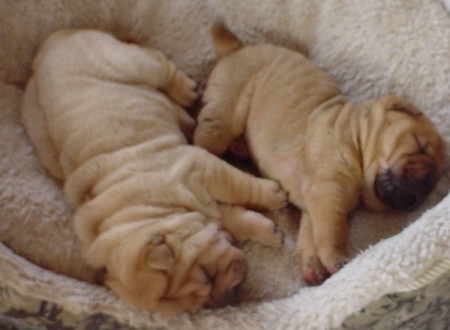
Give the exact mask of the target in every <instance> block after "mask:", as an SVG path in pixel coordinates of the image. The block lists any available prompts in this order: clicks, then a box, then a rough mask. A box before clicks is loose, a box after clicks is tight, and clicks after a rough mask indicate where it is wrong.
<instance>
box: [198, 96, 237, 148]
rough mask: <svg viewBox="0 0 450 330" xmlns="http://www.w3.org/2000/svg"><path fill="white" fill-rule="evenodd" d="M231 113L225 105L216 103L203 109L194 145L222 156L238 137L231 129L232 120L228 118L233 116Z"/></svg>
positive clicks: (199, 117)
mask: <svg viewBox="0 0 450 330" xmlns="http://www.w3.org/2000/svg"><path fill="white" fill-rule="evenodd" d="M230 112H231V111H228V109H227V107H226V106H225V105H220V104H215V103H214V102H211V103H209V104H207V105H206V106H205V107H203V109H202V110H201V112H200V114H199V116H198V118H197V127H196V129H195V132H194V144H195V145H197V146H199V147H201V148H204V149H206V150H208V151H209V152H210V153H212V154H214V155H216V156H222V155H223V154H224V153H225V152H226V151H227V149H228V147H229V146H230V144H231V142H232V141H233V140H234V138H235V137H236V136H235V134H234V133H233V131H232V129H231V122H230V118H227V116H228V117H229V116H231V113H230ZM242 130H243V128H242ZM240 133H241V132H239V134H240ZM239 134H237V136H239Z"/></svg>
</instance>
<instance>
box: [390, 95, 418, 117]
mask: <svg viewBox="0 0 450 330" xmlns="http://www.w3.org/2000/svg"><path fill="white" fill-rule="evenodd" d="M385 108H386V110H392V111H400V112H403V113H406V114H408V115H410V116H413V117H419V116H422V114H423V113H422V111H420V110H419V108H417V107H416V106H415V105H414V104H412V103H411V102H410V101H408V100H407V99H405V98H402V97H399V96H387V97H386V105H385Z"/></svg>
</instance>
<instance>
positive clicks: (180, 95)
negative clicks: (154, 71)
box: [169, 71, 198, 107]
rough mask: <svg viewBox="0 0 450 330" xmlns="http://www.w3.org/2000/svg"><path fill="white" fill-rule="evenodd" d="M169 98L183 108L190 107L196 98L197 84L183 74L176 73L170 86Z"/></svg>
mask: <svg viewBox="0 0 450 330" xmlns="http://www.w3.org/2000/svg"><path fill="white" fill-rule="evenodd" d="M170 85H171V87H170V88H169V90H170V91H171V92H170V97H171V98H172V99H173V100H174V101H175V102H177V103H178V104H180V105H181V106H183V107H189V106H191V105H192V104H193V103H194V102H195V100H196V99H197V97H198V93H197V92H196V91H195V88H196V86H197V84H196V83H195V81H194V80H192V79H191V78H189V77H188V76H187V75H185V74H184V73H183V72H181V71H178V72H177V73H176V74H175V77H174V79H173V81H172V83H171V84H170Z"/></svg>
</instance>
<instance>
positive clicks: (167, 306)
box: [89, 223, 246, 316]
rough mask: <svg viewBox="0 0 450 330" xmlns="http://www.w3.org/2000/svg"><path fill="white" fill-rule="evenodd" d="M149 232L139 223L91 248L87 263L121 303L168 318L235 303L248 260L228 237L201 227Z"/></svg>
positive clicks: (214, 228)
mask: <svg viewBox="0 0 450 330" xmlns="http://www.w3.org/2000/svg"><path fill="white" fill-rule="evenodd" d="M185 225H186V223H185ZM132 227H134V228H132ZM147 227H148V225H147ZM150 227H152V226H150ZM150 227H149V228H150ZM149 228H146V226H145V225H143V224H142V223H133V224H126V225H124V226H123V228H114V229H113V230H110V231H109V232H106V233H104V234H102V235H100V236H99V238H97V240H96V241H95V242H94V243H93V244H92V247H91V248H90V251H89V255H90V259H91V262H92V263H93V264H95V262H97V266H98V267H99V266H103V267H105V268H106V276H105V284H106V285H107V286H108V287H110V288H111V289H112V291H114V292H115V293H116V294H117V295H118V296H119V297H120V298H121V299H123V300H125V301H126V302H128V303H129V304H131V305H132V306H134V307H136V308H138V309H144V310H149V311H153V312H160V313H163V314H165V315H168V316H171V315H175V314H177V313H180V312H183V311H186V310H192V309H196V308H200V307H202V306H209V307H219V306H224V305H227V304H230V303H232V302H233V301H234V297H235V293H236V288H237V287H238V286H239V284H240V283H241V282H242V281H243V280H244V278H245V275H246V262H245V257H244V254H243V253H242V251H241V250H239V249H237V248H236V247H234V246H233V245H232V242H231V239H230V237H229V235H227V234H226V233H224V232H221V231H219V230H218V228H217V225H215V224H208V225H205V224H204V223H203V224H201V226H189V225H187V226H186V227H184V228H183V227H176V228H173V229H172V230H167V228H165V230H161V228H159V230H158V232H155V230H154V229H155V228H151V229H149ZM94 259H95V261H94Z"/></svg>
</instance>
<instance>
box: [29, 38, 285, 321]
mask: <svg viewBox="0 0 450 330" xmlns="http://www.w3.org/2000/svg"><path fill="white" fill-rule="evenodd" d="M33 71H34V74H33V76H32V78H31V79H30V81H29V83H28V85H27V88H26V92H25V96H24V101H23V104H22V119H23V122H24V125H25V127H26V129H27V131H28V134H29V136H30V138H31V140H32V142H33V144H34V146H35V148H36V150H37V153H38V155H39V157H40V159H41V160H42V162H43V164H44V165H45V167H46V168H47V169H48V171H49V172H50V174H51V175H53V176H54V177H56V178H57V179H59V180H61V181H63V182H64V194H65V197H66V199H67V201H68V202H69V204H70V205H71V206H72V207H73V208H74V210H75V216H74V223H75V229H76V232H77V234H78V236H79V238H80V239H81V241H82V243H83V244H84V247H85V253H86V257H87V259H88V261H89V262H90V264H91V265H92V266H94V267H97V268H99V269H105V271H106V276H105V283H106V285H108V286H109V287H110V288H111V289H112V290H113V291H114V292H116V293H117V295H118V296H120V297H121V298H123V299H124V300H125V301H127V302H129V303H130V304H132V305H133V306H135V307H137V308H141V309H147V310H150V311H158V312H162V313H166V314H174V313H177V312H181V311H184V310H187V309H193V308H198V307H200V306H205V305H206V306H222V305H224V304H227V303H230V302H232V299H233V296H234V293H235V291H236V288H237V287H238V286H239V284H240V283H241V282H242V281H243V279H244V277H245V275H246V262H245V259H244V255H243V253H242V251H241V250H239V249H237V248H236V247H234V246H233V239H237V240H244V239H253V240H258V241H260V242H262V243H264V244H268V245H274V246H276V245H279V244H281V243H282V240H283V233H282V232H281V231H280V230H279V229H277V227H276V226H275V225H274V224H273V222H272V221H271V220H269V219H267V218H265V217H263V216H262V215H260V214H258V213H256V212H253V211H250V210H246V209H244V208H243V207H241V206H237V205H242V206H252V207H258V208H268V209H277V208H280V207H282V206H284V205H285V204H286V203H287V197H286V193H285V192H284V191H282V190H281V189H280V185H279V184H278V183H276V182H274V181H271V180H267V179H258V178H255V177H253V176H251V175H249V174H246V173H244V172H241V171H240V170H238V169H235V168H234V167H231V166H229V165H228V164H226V163H225V162H224V161H222V160H220V159H218V158H217V157H215V156H213V155H211V154H209V153H208V152H206V151H205V150H203V149H201V148H198V147H194V146H189V145H188V144H187V141H186V138H185V135H184V134H183V133H182V130H184V131H189V130H190V129H193V125H194V121H193V119H192V118H191V117H190V116H189V115H188V114H187V113H185V112H184V110H183V108H182V107H181V106H187V105H189V104H191V103H192V102H193V100H194V99H195V98H196V93H195V92H194V91H193V88H194V85H195V83H194V82H193V81H192V80H190V79H189V78H188V77H187V76H186V75H185V74H183V73H182V72H181V71H179V70H177V69H176V68H175V66H174V64H173V63H172V62H170V61H169V60H168V59H167V58H166V57H165V56H164V55H163V54H162V53H160V52H159V51H156V50H152V49H144V48H140V47H138V46H136V45H131V44H126V43H122V42H120V41H118V40H117V39H115V38H113V37H112V36H110V35H108V34H105V33H103V32H99V31H92V30H84V31H81V30H80V31H76V30H65V31H60V32H57V33H56V34H54V35H52V36H51V37H50V38H49V39H48V40H47V41H46V42H45V44H44V46H43V47H42V48H41V50H40V51H39V53H38V55H37V57H36V59H35V61H34V64H33ZM191 132H192V131H191ZM232 204H236V206H233V205H232ZM228 232H229V233H230V234H231V235H232V237H231V236H230V235H229V234H228Z"/></svg>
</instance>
